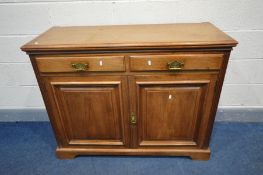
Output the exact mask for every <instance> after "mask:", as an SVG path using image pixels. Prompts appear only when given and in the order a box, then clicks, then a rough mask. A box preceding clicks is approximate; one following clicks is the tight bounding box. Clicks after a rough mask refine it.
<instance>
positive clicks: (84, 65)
mask: <svg viewBox="0 0 263 175" xmlns="http://www.w3.org/2000/svg"><path fill="white" fill-rule="evenodd" d="M71 66H72V68H74V69H75V70H76V71H85V70H87V69H88V67H89V64H88V63H72V64H71Z"/></svg>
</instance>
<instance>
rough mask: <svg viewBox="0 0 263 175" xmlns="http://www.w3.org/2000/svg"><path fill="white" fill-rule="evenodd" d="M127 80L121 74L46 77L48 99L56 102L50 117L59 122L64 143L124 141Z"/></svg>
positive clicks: (118, 144) (110, 142)
mask: <svg viewBox="0 0 263 175" xmlns="http://www.w3.org/2000/svg"><path fill="white" fill-rule="evenodd" d="M126 84H127V80H126V78H122V77H120V76H111V77H106V76H88V77H49V78H46V87H47V88H48V92H49V95H50V99H51V100H54V102H55V104H54V109H56V112H55V114H54V115H53V116H52V117H54V118H56V119H55V120H56V121H57V123H56V124H60V125H61V127H59V128H60V129H62V131H61V133H64V138H63V139H62V140H63V142H64V143H63V144H64V145H71V146H74V145H78V146H80V145H83V146H119V147H121V146H125V145H127V142H128V139H127V138H128V136H127V134H128V132H127V126H126V124H125V123H128V119H126V118H127V117H126V118H125V116H127V114H126V113H127V111H126V106H127V105H126V104H125V103H126V102H124V101H126V95H125V93H124V92H123V89H125V86H126ZM126 120H127V121H126ZM64 145H63V146H64Z"/></svg>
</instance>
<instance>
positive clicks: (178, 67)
mask: <svg viewBox="0 0 263 175" xmlns="http://www.w3.org/2000/svg"><path fill="white" fill-rule="evenodd" d="M167 66H168V69H169V70H181V69H182V68H183V67H184V63H183V62H180V61H172V62H170V63H167Z"/></svg>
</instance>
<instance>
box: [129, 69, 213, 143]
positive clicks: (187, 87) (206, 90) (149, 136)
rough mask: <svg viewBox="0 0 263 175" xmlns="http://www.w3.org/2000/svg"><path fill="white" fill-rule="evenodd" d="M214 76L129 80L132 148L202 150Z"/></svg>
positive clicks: (150, 77) (139, 77) (183, 75)
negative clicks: (178, 147)
mask: <svg viewBox="0 0 263 175" xmlns="http://www.w3.org/2000/svg"><path fill="white" fill-rule="evenodd" d="M216 77H217V76H216V74H190V73H189V74H186V73H185V74H170V75H158V76H155V75H144V76H131V77H129V83H130V84H129V85H130V90H131V91H132V92H131V94H132V95H131V100H132V102H131V105H132V106H131V113H134V114H133V115H135V116H136V117H137V118H136V124H135V122H134V128H133V133H132V134H133V136H132V137H131V138H132V143H133V144H132V145H133V146H134V147H158V146H159V147H160V146H161V147H164V146H166V147H167V146H168V147H172V146H192V147H198V146H199V147H201V146H202V144H203V143H204V139H203V137H202V135H203V134H205V129H206V125H207V123H206V122H208V120H209V117H210V116H209V113H210V108H211V105H212V99H213V96H214V89H215V82H216Z"/></svg>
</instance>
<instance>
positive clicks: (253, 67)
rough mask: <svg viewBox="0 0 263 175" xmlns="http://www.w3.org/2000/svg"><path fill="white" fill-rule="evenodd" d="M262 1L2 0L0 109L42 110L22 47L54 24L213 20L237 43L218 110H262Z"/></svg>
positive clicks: (0, 20)
mask: <svg viewBox="0 0 263 175" xmlns="http://www.w3.org/2000/svg"><path fill="white" fill-rule="evenodd" d="M262 10H263V0H148V1H147V0H126V1H122V0H116V1H111V0H105V1H103V0H101V1H98V0H86V1H84V0H83V1H81V0H79V1H72V0H12V1H8V0H0V109H32V108H44V104H43V100H42V97H41V95H40V91H39V88H38V86H37V82H36V79H35V76H34V73H33V69H32V67H31V64H30V62H29V59H28V57H27V55H26V54H25V53H23V52H22V51H20V49H19V48H20V46H21V45H22V44H24V43H25V42H27V41H29V40H31V39H32V38H34V37H35V36H37V35H38V34H40V33H42V32H44V31H45V30H47V29H48V28H49V27H51V26H54V25H59V26H66V25H101V24H141V23H178V22H206V21H209V22H212V23H213V24H215V25H216V26H217V27H219V28H220V29H222V30H224V31H225V32H226V33H228V34H229V35H230V36H232V37H233V38H235V39H236V40H238V41H239V45H238V47H236V48H234V51H233V52H232V55H231V60H230V63H229V67H228V70H227V74H226V80H225V83H224V86H223V92H222V95H221V99H220V107H222V108H224V107H228V108H234V107H235V108H237V107H239V108H251V107H262V108H263V59H262V58H263V11H262Z"/></svg>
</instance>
